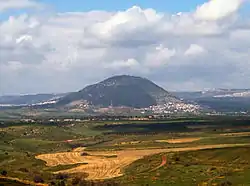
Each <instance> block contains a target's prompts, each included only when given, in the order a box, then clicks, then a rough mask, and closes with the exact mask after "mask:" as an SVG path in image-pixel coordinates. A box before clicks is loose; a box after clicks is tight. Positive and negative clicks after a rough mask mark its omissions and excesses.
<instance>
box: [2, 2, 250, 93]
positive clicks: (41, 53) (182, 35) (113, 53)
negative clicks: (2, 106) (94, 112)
mask: <svg viewBox="0 0 250 186" xmlns="http://www.w3.org/2000/svg"><path fill="white" fill-rule="evenodd" d="M218 1H221V0H218ZM232 1H234V0H232ZM0 2H1V0H0ZM230 2H231V0H230ZM230 2H229V1H228V3H230ZM237 2H238V1H237ZM208 3H211V4H213V3H214V2H208ZM208 6H209V5H208V4H207V3H205V4H204V5H202V6H200V7H199V8H198V9H197V11H196V12H186V13H185V12H183V13H178V14H176V15H170V14H168V13H159V12H157V11H155V10H153V9H141V8H139V7H136V6H135V7H132V8H130V9H128V10H126V11H120V12H106V11H91V12H67V13H57V14H54V15H50V16H41V15H40V16H35V15H29V14H24V15H20V16H11V17H10V18H9V19H7V20H2V21H0V33H1V34H0V51H1V52H0V94H7V93H35V92H65V91H74V90H78V89H81V88H83V87H84V86H85V85H86V84H90V83H93V82H96V81H99V80H102V78H104V77H108V76H111V75H115V74H123V73H124V74H131V75H137V76H138V75H139V76H145V77H147V78H150V79H152V80H154V81H156V82H159V83H161V84H162V85H164V86H165V87H166V88H167V89H183V88H185V89H188V87H189V88H190V89H198V88H209V87H224V86H225V87H228V86H231V87H235V88H237V87H244V86H245V81H246V79H250V70H249V68H250V64H249V58H250V56H249V54H250V51H249V48H250V38H249V33H250V25H249V24H246V23H247V22H250V19H249V18H246V19H242V18H241V17H240V16H239V17H237V19H234V21H231V20H230V19H224V20H223V21H218V20H220V19H223V18H225V16H226V17H227V16H230V15H232V14H233V13H237V9H238V8H237V7H236V9H235V10H234V9H232V8H230V6H229V5H228V7H226V6H225V9H227V12H231V13H225V12H224V13H223V12H222V13H218V14H216V13H214V14H212V15H213V16H214V18H213V19H210V18H209V19H208V18H207V17H200V18H202V19H197V17H196V16H197V15H198V14H197V12H199V11H203V13H204V15H208V14H205V12H207V11H208V10H210V9H209V8H201V7H208ZM210 6H212V5H210ZM213 6H216V7H217V6H220V4H218V5H213ZM223 11H224V10H223ZM194 15H196V16H194ZM199 15H201V14H199ZM215 15H216V16H215ZM206 20H209V21H206ZM201 54H202V55H201ZM187 56H189V57H187ZM191 56H192V57H191ZM218 79H220V81H218ZM194 82H195V83H194Z"/></svg>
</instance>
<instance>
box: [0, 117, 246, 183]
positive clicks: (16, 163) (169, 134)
mask: <svg viewBox="0 0 250 186" xmlns="http://www.w3.org/2000/svg"><path fill="white" fill-rule="evenodd" d="M249 131H250V119H249V120H248V118H232V117H230V118H197V119H195V118H191V119H183V118H182V119H175V120H167V121H164V120H161V121H119V122H117V121H105V122H100V121H99V122H95V121H86V122H74V123H72V122H71V123H60V124H51V125H50V124H48V123H40V124H38V123H20V122H11V121H8V122H7V123H5V124H4V125H2V126H1V127H0V138H1V141H0V171H1V172H2V171H7V177H11V178H19V179H24V180H30V181H36V179H37V178H40V182H41V180H42V181H43V182H45V183H48V184H49V183H55V184H57V185H60V184H62V183H61V182H62V181H63V182H65V183H67V185H73V184H72V182H73V181H74V179H75V178H76V176H77V178H78V179H79V180H81V182H82V183H81V182H80V181H79V180H78V183H77V184H78V185H80V183H81V184H87V185H88V184H93V183H92V182H91V183H90V181H84V179H85V178H86V177H87V175H86V174H85V173H84V172H81V173H80V178H79V175H67V176H65V177H63V178H58V176H57V175H55V174H53V172H56V171H60V170H66V169H70V168H74V167H77V166H80V165H82V164H79V163H76V164H71V165H59V166H56V167H47V166H46V163H45V162H44V161H42V160H38V159H36V158H35V156H36V155H39V154H46V153H57V152H71V151H72V150H73V149H74V148H77V147H87V150H88V151H89V152H96V151H111V150H112V151H113V150H126V149H135V150H136V149H152V148H155V149H168V148H181V147H185V148H186V147H196V146H202V145H211V144H250V143H249V139H250V133H248V132H249ZM230 133H238V134H239V135H225V134H230ZM186 138H188V139H190V138H191V139H193V138H194V139H198V140H194V141H192V142H185V141H184V142H181V143H179V142H178V143H171V140H173V141H174V140H178V139H186ZM67 140H68V141H67ZM249 154H250V146H249V147H248V146H247V147H235V148H225V149H210V150H200V151H193V152H179V153H177V152H171V153H160V154H155V155H150V156H146V157H144V158H142V159H138V160H137V161H134V162H132V164H130V165H128V166H126V167H125V168H124V169H123V170H122V172H123V176H121V177H117V178H112V179H110V180H106V181H101V183H100V181H95V184H96V185H100V184H103V185H105V184H107V185H108V184H111V185H180V186H181V185H250V165H249V163H250V156H249ZM163 156H165V157H166V158H167V162H166V164H165V165H164V166H162V167H159V168H158V169H156V170H155V168H156V167H157V166H159V165H160V164H161V161H162V157H163ZM105 158H111V159H112V158H116V156H110V157H108V156H107V157H105ZM2 182H5V183H2ZM7 182H8V181H6V180H5V181H4V180H1V181H0V185H1V184H4V185H11V184H13V183H7ZM10 182H11V181H10ZM38 182H39V179H38ZM83 182H84V183H83ZM18 184H19V183H15V185H18ZM13 185H14V184H13ZM52 185H53V184H52Z"/></svg>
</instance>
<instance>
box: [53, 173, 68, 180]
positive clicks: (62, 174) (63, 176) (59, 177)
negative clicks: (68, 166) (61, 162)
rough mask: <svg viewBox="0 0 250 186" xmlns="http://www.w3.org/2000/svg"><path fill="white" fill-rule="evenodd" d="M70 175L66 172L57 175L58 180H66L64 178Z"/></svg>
mask: <svg viewBox="0 0 250 186" xmlns="http://www.w3.org/2000/svg"><path fill="white" fill-rule="evenodd" d="M68 177H69V175H68V174H64V173H59V174H57V175H56V179H57V180H64V179H67V178H68Z"/></svg>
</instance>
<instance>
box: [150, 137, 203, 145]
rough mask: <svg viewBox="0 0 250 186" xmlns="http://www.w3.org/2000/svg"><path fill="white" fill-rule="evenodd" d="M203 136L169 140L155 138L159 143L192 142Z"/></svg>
mask: <svg viewBox="0 0 250 186" xmlns="http://www.w3.org/2000/svg"><path fill="white" fill-rule="evenodd" d="M199 140H201V138H179V139H168V140H155V141H156V142H158V143H172V144H175V143H192V142H194V141H199Z"/></svg>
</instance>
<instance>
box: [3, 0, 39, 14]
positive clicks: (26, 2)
mask: <svg viewBox="0 0 250 186" xmlns="http://www.w3.org/2000/svg"><path fill="white" fill-rule="evenodd" d="M40 7H41V4H40V3H38V2H36V1H33V0H0V12H3V11H6V10H9V9H23V8H40Z"/></svg>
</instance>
